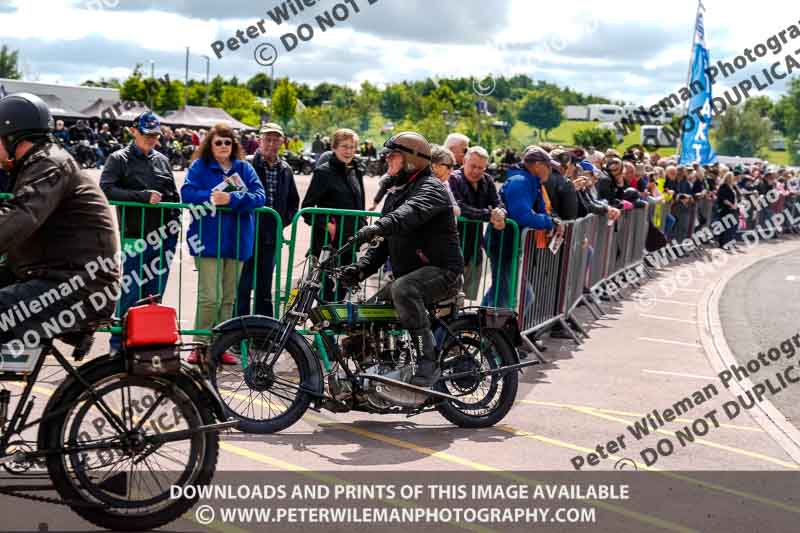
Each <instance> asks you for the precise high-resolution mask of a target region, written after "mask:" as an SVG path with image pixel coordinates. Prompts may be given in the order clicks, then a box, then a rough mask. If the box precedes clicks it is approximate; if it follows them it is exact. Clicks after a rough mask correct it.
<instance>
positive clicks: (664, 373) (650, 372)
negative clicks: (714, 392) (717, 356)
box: [642, 370, 719, 381]
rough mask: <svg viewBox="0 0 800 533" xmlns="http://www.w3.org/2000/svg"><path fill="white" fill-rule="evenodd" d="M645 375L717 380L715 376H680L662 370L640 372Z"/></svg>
mask: <svg viewBox="0 0 800 533" xmlns="http://www.w3.org/2000/svg"><path fill="white" fill-rule="evenodd" d="M642 372H644V373H646V374H663V375H665V376H678V377H681V378H697V379H710V380H712V381H713V380H719V378H718V377H716V376H698V375H697V374H682V373H681V372H666V371H664V370H642Z"/></svg>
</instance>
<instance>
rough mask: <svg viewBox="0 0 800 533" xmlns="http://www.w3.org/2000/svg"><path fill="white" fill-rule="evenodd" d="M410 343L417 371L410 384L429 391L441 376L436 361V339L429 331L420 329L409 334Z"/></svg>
mask: <svg viewBox="0 0 800 533" xmlns="http://www.w3.org/2000/svg"><path fill="white" fill-rule="evenodd" d="M411 342H412V343H413V345H414V349H415V350H416V352H417V371H416V372H415V373H414V377H413V378H411V384H412V385H415V386H417V387H423V388H425V389H429V388H430V387H431V385H433V384H434V383H436V382H437V381H439V376H440V375H441V372H440V370H439V362H438V361H437V359H436V339H434V337H433V332H432V331H431V330H430V329H420V330H414V331H412V332H411Z"/></svg>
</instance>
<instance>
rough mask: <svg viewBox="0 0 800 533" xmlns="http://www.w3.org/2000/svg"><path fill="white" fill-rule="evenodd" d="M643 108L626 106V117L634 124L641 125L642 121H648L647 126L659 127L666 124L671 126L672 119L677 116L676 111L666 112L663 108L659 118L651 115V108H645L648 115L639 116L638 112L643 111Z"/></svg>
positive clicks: (624, 109)
mask: <svg viewBox="0 0 800 533" xmlns="http://www.w3.org/2000/svg"><path fill="white" fill-rule="evenodd" d="M641 109H642V108H641V106H635V105H626V106H625V107H624V108H623V112H624V116H625V118H627V119H628V120H630V121H631V122H632V123H633V124H640V123H641V122H640V121H642V120H647V122H646V123H645V124H642V125H646V124H655V125H657V126H662V125H664V124H669V123H671V122H672V118H673V117H674V116H675V113H676V111H674V110H670V111H664V110H663V109H662V108H659V113H658V116H656V115H652V114H650V112H649V110H650V108H649V107H645V111H647V115H642V114H641V113H639V114H637V111H641Z"/></svg>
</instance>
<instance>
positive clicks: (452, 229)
mask: <svg viewBox="0 0 800 533" xmlns="http://www.w3.org/2000/svg"><path fill="white" fill-rule="evenodd" d="M383 153H384V154H386V157H387V163H388V165H389V172H388V174H389V175H390V176H393V177H394V181H393V183H394V189H393V191H392V192H391V193H390V194H389V195H388V196H387V197H386V201H385V202H384V205H383V212H382V217H381V218H380V219H379V220H378V221H376V222H375V223H374V224H372V225H369V226H365V227H364V228H362V229H361V230H360V231H359V232H358V234H357V235H356V241H357V243H358V244H363V243H365V242H370V241H372V240H373V239H374V238H375V237H384V238H385V240H384V241H383V242H382V243H381V244H380V246H378V247H376V248H371V249H370V250H369V251H368V252H367V253H366V255H365V256H364V257H363V258H362V259H361V260H360V261H358V263H356V264H355V265H350V266H347V267H345V268H344V269H343V270H342V282H343V283H345V284H347V285H355V284H357V283H359V282H360V281H362V280H364V279H366V278H368V277H369V276H371V275H373V274H375V273H376V272H377V271H378V270H379V269H380V268H381V267H382V266H383V265H384V263H385V262H386V259H387V258H388V259H390V260H391V263H392V269H393V273H394V277H395V281H394V282H393V283H391V284H390V285H387V286H386V287H385V288H384V289H383V290H382V291H381V292H380V293H379V294H378V295H377V297H376V299H378V300H389V301H391V302H392V303H393V304H394V306H395V308H396V309H397V315H398V317H399V318H400V323H401V324H402V326H403V327H405V328H406V329H408V331H409V333H410V334H411V338H412V342H413V344H414V348H415V349H416V351H417V354H418V356H419V357H420V359H419V361H418V364H417V369H416V373H415V374H414V378H413V379H412V381H411V383H412V384H413V385H416V386H419V387H426V388H427V387H430V386H431V385H433V383H435V382H436V381H437V380H438V378H439V373H440V372H439V365H438V360H437V357H436V348H435V339H434V336H433V332H432V331H431V329H430V326H431V324H430V319H429V317H428V313H427V306H428V305H430V304H432V303H435V302H437V301H441V300H443V299H445V298H447V297H448V296H451V295H454V294H456V293H457V292H458V289H459V287H460V285H461V282H462V274H463V273H464V258H463V257H462V255H461V247H460V246H459V241H458V231H457V229H456V223H455V220H454V218H453V211H452V205H451V204H450V196H449V195H448V194H447V190H446V189H445V187H444V185H443V184H442V182H441V181H439V180H438V179H436V178H435V177H434V176H433V175H432V173H431V145H430V144H429V143H428V141H427V140H426V139H425V138H424V137H423V136H422V135H420V134H418V133H413V132H404V133H400V134H398V135H396V136H394V137H392V138H391V139H389V140H388V141H386V144H385V145H384V150H383Z"/></svg>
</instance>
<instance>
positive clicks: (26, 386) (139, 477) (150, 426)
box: [0, 302, 237, 531]
mask: <svg viewBox="0 0 800 533" xmlns="http://www.w3.org/2000/svg"><path fill="white" fill-rule="evenodd" d="M140 303H141V302H140ZM115 324H116V323H115V322H110V321H109V322H105V323H95V324H92V325H91V326H87V328H86V329H83V330H80V331H71V332H67V333H64V334H62V335H61V336H59V337H56V339H57V340H59V341H61V342H64V343H66V344H68V345H71V346H74V349H73V352H72V359H74V360H75V361H82V360H83V358H84V357H85V356H86V355H87V354H88V353H89V351H90V350H91V347H92V343H93V340H94V332H95V330H96V329H97V328H99V327H107V326H110V325H115ZM177 340H178V327H177V322H176V320H175V310H174V309H171V308H165V307H162V306H158V305H155V304H153V303H152V302H149V304H147V305H139V304H137V306H135V307H134V308H131V309H130V310H129V312H128V314H127V315H126V317H125V322H124V323H123V343H124V346H125V347H124V349H123V350H121V351H120V352H119V353H118V354H117V355H113V356H112V355H106V356H102V357H98V358H96V359H93V360H92V361H89V362H88V363H86V364H84V365H82V366H81V367H80V368H75V367H74V366H73V365H72V364H71V363H70V362H69V361H68V360H67V358H66V356H65V355H64V354H62V353H61V351H60V350H59V349H58V348H57V347H56V346H55V345H54V344H53V342H52V341H47V342H46V343H45V344H44V345H42V346H40V347H37V348H26V349H25V350H18V349H17V350H15V349H12V347H10V346H8V345H4V346H0V465H2V468H3V469H4V470H5V471H6V475H5V476H0V495H7V496H14V497H17V498H23V499H28V500H33V501H40V502H48V503H56V504H66V505H68V506H69V507H70V508H72V510H73V511H74V512H75V513H77V514H79V515H80V516H81V517H83V518H84V519H85V520H87V521H89V522H91V523H93V524H95V525H97V526H100V527H102V528H106V529H110V530H114V531H142V530H150V529H157V528H161V527H163V526H164V525H166V524H168V523H170V522H172V521H174V520H176V519H178V518H180V516H181V515H183V514H184V513H185V512H186V511H188V510H189V509H190V508H191V507H192V506H193V505H194V504H195V503H196V501H197V498H186V497H185V496H184V497H180V498H174V497H172V496H171V494H170V486H171V485H175V486H180V487H185V486H189V485H208V484H210V483H211V479H212V478H213V476H214V471H215V469H216V464H217V455H218V453H219V434H218V432H219V431H221V430H225V429H232V428H234V427H236V425H237V421H235V420H233V421H226V417H225V415H224V413H223V409H222V406H221V402H220V401H219V400H218V399H217V397H216V395H215V394H214V391H213V388H211V386H210V385H209V384H208V380H207V379H206V378H205V376H203V375H201V374H200V373H199V372H198V371H197V370H194V369H192V368H191V367H188V366H184V365H183V364H182V363H181V360H180V352H181V351H183V350H186V349H194V348H195V347H192V346H187V345H180V344H178V343H177ZM49 356H53V357H54V358H55V360H56V361H57V362H58V363H59V364H60V366H61V367H62V368H63V369H64V370H65V371H66V376H64V377H63V379H62V380H61V383H60V385H59V386H58V387H57V388H55V390H53V391H52V392H48V391H47V388H46V387H42V386H37V385H36V383H37V381H38V380H39V376H40V373H41V372H42V370H43V366H44V362H45V360H46V359H47V358H48V357H49ZM45 373H46V374H47V377H48V378H52V376H53V375H54V373H53V371H52V368H51V369H48V370H46V371H45ZM4 383H8V384H9V386H11V387H12V388H13V389H14V394H13V397H14V398H16V399H17V400H16V408H15V409H14V411H13V414H12V415H11V416H10V417H9V416H8V414H9V407H10V405H11V399H12V394H11V391H9V390H8V389H7V388H6V387H5V386H3V385H2V384H4ZM34 388H36V390H37V394H39V395H41V394H45V395H46V396H48V397H49V401H48V402H47V404H46V405H45V407H44V409H43V411H41V416H34V417H33V418H35V420H30V421H29V418H31V413H32V412H33V408H34V405H35V403H36V397H33V396H31V393H32V392H33V391H34ZM42 391H44V392H42ZM36 426H38V437H37V438H36V440H32V439H31V438H30V437H29V436H28V430H30V429H31V428H35V427H36ZM43 474H46V475H43ZM46 479H49V480H50V482H51V484H44V485H41V484H38V485H34V484H31V483H30V481H35V480H46ZM22 480H25V481H27V483H19V481H22ZM8 481H17V483H16V484H9V483H8ZM52 489H55V490H56V491H57V493H58V495H59V496H60V499H56V498H51V497H47V496H44V495H43V494H42V491H48V490H52Z"/></svg>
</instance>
